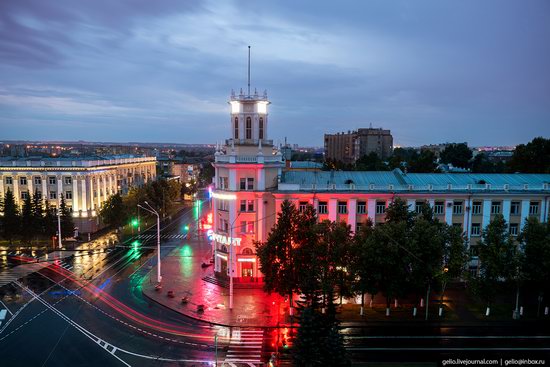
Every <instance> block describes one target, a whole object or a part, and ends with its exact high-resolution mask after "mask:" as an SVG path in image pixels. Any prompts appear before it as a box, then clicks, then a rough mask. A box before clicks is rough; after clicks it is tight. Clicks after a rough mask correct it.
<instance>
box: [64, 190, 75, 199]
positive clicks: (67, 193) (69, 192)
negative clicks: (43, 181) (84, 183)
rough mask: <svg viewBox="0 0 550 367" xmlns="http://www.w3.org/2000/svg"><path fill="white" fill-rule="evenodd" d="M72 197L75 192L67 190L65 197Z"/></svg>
mask: <svg viewBox="0 0 550 367" xmlns="http://www.w3.org/2000/svg"><path fill="white" fill-rule="evenodd" d="M72 198H73V192H72V191H65V199H72Z"/></svg>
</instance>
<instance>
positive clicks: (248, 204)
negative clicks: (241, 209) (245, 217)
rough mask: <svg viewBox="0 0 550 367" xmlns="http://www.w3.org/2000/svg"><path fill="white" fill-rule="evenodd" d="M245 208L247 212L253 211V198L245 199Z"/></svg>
mask: <svg viewBox="0 0 550 367" xmlns="http://www.w3.org/2000/svg"><path fill="white" fill-rule="evenodd" d="M246 210H247V211H249V212H253V211H254V200H247V201H246Z"/></svg>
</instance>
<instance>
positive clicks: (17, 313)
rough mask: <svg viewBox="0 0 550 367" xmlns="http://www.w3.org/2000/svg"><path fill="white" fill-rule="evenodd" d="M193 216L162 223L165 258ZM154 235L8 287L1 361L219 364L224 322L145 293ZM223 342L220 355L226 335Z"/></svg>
mask: <svg viewBox="0 0 550 367" xmlns="http://www.w3.org/2000/svg"><path fill="white" fill-rule="evenodd" d="M194 215H195V216H196V214H195V213H193V212H192V210H191V209H190V210H187V212H185V213H184V214H183V215H182V216H181V217H179V218H176V219H175V220H174V221H173V222H172V224H171V225H167V226H164V228H163V232H162V234H163V237H164V238H167V239H165V240H163V241H162V244H161V247H162V251H161V256H165V255H166V254H167V253H168V252H170V250H171V249H173V248H174V246H177V245H179V244H181V238H179V237H180V236H179V235H180V234H181V228H183V226H184V225H185V224H187V225H190V226H191V230H192V229H193V225H194V222H195V218H194ZM155 232H156V230H155V231H153V232H151V233H155ZM145 233H149V232H145ZM155 240H156V239H153V241H149V242H147V241H143V242H141V243H140V244H139V245H134V244H133V243H134V241H133V240H131V241H129V242H128V244H129V246H128V247H126V248H117V249H114V250H112V251H91V252H90V253H88V251H82V252H80V253H77V254H76V255H75V256H74V257H72V258H70V259H65V260H63V261H58V262H54V263H52V265H51V266H49V267H46V268H44V269H43V270H40V271H39V272H37V273H34V274H32V275H29V276H27V277H25V278H23V279H21V280H20V281H16V282H13V283H11V284H10V285H9V286H6V287H3V289H2V292H3V293H4V294H6V296H5V297H4V303H5V307H6V308H7V309H8V310H9V313H10V315H9V317H8V318H7V319H6V320H5V322H4V324H2V325H1V326H0V330H1V331H0V356H1V359H2V360H1V361H0V365H2V366H6V367H7V366H67V365H74V366H97V365H102V366H124V365H131V366H138V365H139V366H164V365H177V366H182V365H196V366H200V365H209V364H210V363H211V362H213V361H214V355H215V351H214V342H213V340H214V335H215V334H216V333H218V334H223V332H224V331H223V330H219V329H220V327H212V326H209V325H206V324H204V323H201V322H197V321H194V320H192V319H188V318H185V317H184V316H182V315H180V314H177V313H174V312H172V311H170V310H168V309H166V308H164V307H162V306H160V305H157V304H153V303H151V302H150V301H148V300H147V299H145V298H144V297H143V295H142V294H141V290H140V284H141V282H143V281H149V278H148V277H146V274H147V273H148V271H149V269H150V268H151V266H153V265H155V263H156V256H153V255H155V254H156V253H155V252H154V250H153V249H150V248H147V247H149V245H152V244H155ZM150 242H152V243H150ZM0 307H2V308H3V307H4V306H1V305H0ZM222 331H223V332H222ZM219 342H220V348H219V359H220V360H222V359H223V358H224V348H223V347H224V339H223V338H220V339H219ZM225 344H227V341H225Z"/></svg>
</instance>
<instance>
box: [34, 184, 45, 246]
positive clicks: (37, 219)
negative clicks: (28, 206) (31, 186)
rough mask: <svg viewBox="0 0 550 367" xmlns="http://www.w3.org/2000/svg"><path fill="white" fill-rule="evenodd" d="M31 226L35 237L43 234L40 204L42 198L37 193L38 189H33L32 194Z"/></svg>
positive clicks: (42, 216)
mask: <svg viewBox="0 0 550 367" xmlns="http://www.w3.org/2000/svg"><path fill="white" fill-rule="evenodd" d="M32 223H33V224H32V227H33V235H34V236H35V237H41V236H43V235H44V208H43V205H42V198H41V196H40V195H39V194H38V190H35V191H34V194H33V195H32Z"/></svg>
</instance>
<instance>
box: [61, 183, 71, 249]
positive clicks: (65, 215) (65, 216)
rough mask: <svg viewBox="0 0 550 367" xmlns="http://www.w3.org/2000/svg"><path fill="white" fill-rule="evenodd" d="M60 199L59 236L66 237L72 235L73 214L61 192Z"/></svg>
mask: <svg viewBox="0 0 550 367" xmlns="http://www.w3.org/2000/svg"><path fill="white" fill-rule="evenodd" d="M60 197H61V199H60V201H59V211H60V214H61V238H68V237H73V236H74V222H73V216H72V213H71V211H70V210H69V207H68V206H67V203H66V201H65V197H64V196H63V194H61V196H60Z"/></svg>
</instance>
